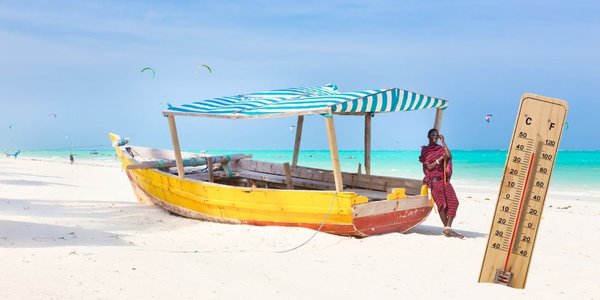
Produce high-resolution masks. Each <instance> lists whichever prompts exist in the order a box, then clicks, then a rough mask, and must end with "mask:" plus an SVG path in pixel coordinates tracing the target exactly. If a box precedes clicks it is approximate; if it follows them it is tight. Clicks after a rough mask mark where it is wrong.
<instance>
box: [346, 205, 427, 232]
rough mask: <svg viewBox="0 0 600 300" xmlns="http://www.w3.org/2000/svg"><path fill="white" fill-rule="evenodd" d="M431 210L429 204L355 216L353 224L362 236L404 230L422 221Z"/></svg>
mask: <svg viewBox="0 0 600 300" xmlns="http://www.w3.org/2000/svg"><path fill="white" fill-rule="evenodd" d="M430 212H431V207H430V206H422V207H417V208H412V209H406V210H399V211H394V212H389V213H383V214H377V215H371V216H365V217H357V218H355V219H354V226H355V227H356V229H357V230H358V231H359V232H361V233H362V235H364V236H370V235H378V234H385V233H390V232H406V231H408V230H410V229H412V228H413V227H415V226H417V225H419V224H420V223H421V222H423V221H424V220H425V219H426V218H427V216H429V213H430Z"/></svg>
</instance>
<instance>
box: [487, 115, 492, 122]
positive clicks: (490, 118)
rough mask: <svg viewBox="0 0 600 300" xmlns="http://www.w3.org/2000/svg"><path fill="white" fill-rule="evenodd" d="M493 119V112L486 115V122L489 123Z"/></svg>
mask: <svg viewBox="0 0 600 300" xmlns="http://www.w3.org/2000/svg"><path fill="white" fill-rule="evenodd" d="M491 120H492V114H487V115H485V121H486V122H488V123H489V122H490V121H491Z"/></svg>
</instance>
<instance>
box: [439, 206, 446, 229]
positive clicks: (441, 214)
mask: <svg viewBox="0 0 600 300" xmlns="http://www.w3.org/2000/svg"><path fill="white" fill-rule="evenodd" d="M440 219H442V224H444V227H448V225H447V224H448V216H447V215H446V210H445V209H442V210H440Z"/></svg>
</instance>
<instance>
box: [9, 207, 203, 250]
mask: <svg viewBox="0 0 600 300" xmlns="http://www.w3.org/2000/svg"><path fill="white" fill-rule="evenodd" d="M5 216H10V217H17V218H21V217H27V218H34V220H39V222H38V221H34V222H28V221H22V220H14V219H13V220H8V219H7V218H6V217H5ZM193 224H195V222H193V221H192V220H188V219H184V218H170V215H169V213H168V212H166V211H164V210H163V209H161V208H160V207H157V206H146V205H139V204H137V203H135V202H119V201H115V202H103V201H89V200H87V201H86V200H79V201H75V200H73V201H72V200H62V201H61V200H33V199H10V198H0V248H2V247H6V248H23V247H63V246H93V245H95V246H135V245H136V244H135V243H133V242H132V241H130V237H131V236H134V235H135V233H136V232H138V231H145V232H159V231H162V230H166V229H168V230H173V228H177V227H183V226H191V225H193ZM133 240H135V239H133Z"/></svg>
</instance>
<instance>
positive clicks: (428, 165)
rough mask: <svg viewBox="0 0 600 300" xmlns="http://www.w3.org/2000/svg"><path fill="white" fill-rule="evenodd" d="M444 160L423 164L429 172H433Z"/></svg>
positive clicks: (439, 159)
mask: <svg viewBox="0 0 600 300" xmlns="http://www.w3.org/2000/svg"><path fill="white" fill-rule="evenodd" d="M442 158H443V157H442ZM442 158H438V159H436V160H434V161H432V162H430V163H427V162H424V163H423V164H424V165H425V168H427V170H429V171H431V170H433V169H434V168H435V167H437V166H438V165H439V164H441V163H442Z"/></svg>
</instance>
